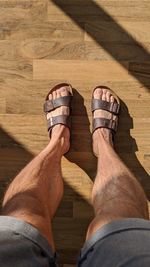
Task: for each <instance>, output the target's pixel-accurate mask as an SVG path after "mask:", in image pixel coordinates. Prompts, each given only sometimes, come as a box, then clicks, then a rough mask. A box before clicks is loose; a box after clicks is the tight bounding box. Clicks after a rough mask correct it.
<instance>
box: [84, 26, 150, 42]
mask: <svg viewBox="0 0 150 267" xmlns="http://www.w3.org/2000/svg"><path fill="white" fill-rule="evenodd" d="M149 28H150V22H149V21H148V22H147V21H146V22H130V21H122V22H121V24H120V26H119V27H118V25H117V24H116V23H115V22H103V21H102V22H101V23H99V21H93V22H89V23H86V24H85V31H86V33H85V41H91V40H92V41H93V38H95V39H96V40H97V41H99V42H104V43H105V42H111V43H117V42H120V43H128V44H134V43H135V44H136V41H138V43H143V42H150V37H149V34H148V32H149ZM124 29H125V30H124ZM91 36H92V37H91ZM133 39H134V40H135V42H134V41H133Z"/></svg>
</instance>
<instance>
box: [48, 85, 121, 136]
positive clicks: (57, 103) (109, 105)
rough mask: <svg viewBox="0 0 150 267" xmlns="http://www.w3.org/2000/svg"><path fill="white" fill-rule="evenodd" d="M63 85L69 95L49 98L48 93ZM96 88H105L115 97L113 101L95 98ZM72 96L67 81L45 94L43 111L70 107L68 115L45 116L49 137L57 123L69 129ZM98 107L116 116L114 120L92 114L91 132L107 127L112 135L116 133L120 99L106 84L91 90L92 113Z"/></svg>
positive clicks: (70, 87) (71, 90)
mask: <svg viewBox="0 0 150 267" xmlns="http://www.w3.org/2000/svg"><path fill="white" fill-rule="evenodd" d="M64 86H65V87H66V86H67V87H68V92H69V95H67V96H62V97H59V98H56V99H52V100H49V95H50V94H51V93H52V92H54V91H56V90H57V89H59V88H61V87H64ZM97 88H102V89H107V90H108V91H109V92H110V93H111V95H112V96H113V97H114V98H115V101H114V102H107V101H104V100H100V99H95V98H94V96H93V95H94V91H95V90H96V89H97ZM72 98H73V89H72V86H71V85H70V84H68V83H61V84H58V85H56V86H54V87H53V88H52V89H51V90H50V91H49V93H48V95H47V96H46V99H45V103H44V112H45V113H46V114H48V113H49V112H51V111H54V110H55V109H56V108H59V107H61V106H66V107H69V109H70V113H69V115H59V116H55V117H51V118H47V127H48V131H49V135H50V138H51V132H52V129H53V127H54V126H55V125H57V124H62V125H65V126H66V127H68V128H69V129H70V130H71V102H72ZM99 109H101V110H106V111H108V112H110V113H111V114H112V117H113V115H115V116H116V118H115V120H113V119H107V118H100V117H99V118H94V116H93V124H92V125H93V127H92V134H93V133H94V132H95V131H96V130H97V129H98V128H107V129H110V130H111V131H112V134H113V135H114V133H116V131H117V127H118V115H119V111H120V100H119V98H118V97H117V95H116V94H115V93H114V92H113V91H112V90H111V89H110V88H108V87H106V86H97V87H96V88H95V89H94V90H93V94H92V103H91V110H92V114H94V111H95V110H99Z"/></svg>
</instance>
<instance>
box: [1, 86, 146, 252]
mask: <svg viewBox="0 0 150 267" xmlns="http://www.w3.org/2000/svg"><path fill="white" fill-rule="evenodd" d="M65 95H68V89H67V87H62V88H60V89H57V92H53V93H52V94H51V95H50V96H49V99H52V98H58V97H60V96H65ZM94 97H95V98H98V99H100V98H102V99H103V100H105V99H106V100H107V101H114V98H113V97H112V96H111V95H110V94H109V93H108V92H107V90H106V89H105V90H102V89H97V90H96V91H95V93H94ZM68 112H69V109H68V108H67V107H60V108H57V109H56V110H55V111H53V112H50V113H49V114H48V115H47V116H48V117H50V116H57V115H61V114H68ZM94 116H101V117H107V118H110V114H109V113H107V112H105V111H101V110H98V111H95V113H94ZM114 119H115V117H114ZM69 147H70V132H69V129H68V128H67V127H65V126H63V125H57V126H55V127H54V128H53V130H52V135H51V140H50V142H49V144H48V145H47V147H46V148H45V149H44V150H43V151H42V152H41V153H40V154H39V155H38V156H37V157H35V158H34V159H33V160H32V161H31V162H30V163H29V164H28V165H27V166H26V167H25V168H24V169H23V170H22V171H21V172H20V173H19V174H18V175H17V177H16V178H15V179H14V180H13V182H12V183H11V184H10V186H9V188H8V190H7V192H6V194H5V197H4V201H3V209H2V212H3V215H9V216H13V217H16V218H18V219H21V220H24V221H26V222H28V223H30V224H31V225H33V226H34V227H36V228H37V229H39V231H40V232H41V233H42V234H43V235H44V236H45V237H46V238H47V240H48V242H49V244H50V245H51V247H52V249H53V251H55V246H54V241H53V235H52V228H51V220H52V218H53V216H54V214H55V212H56V210H57V208H58V206H59V204H60V201H61V198H62V195H63V180H62V174H61V158H62V156H63V154H64V153H66V152H67V151H68V149H69ZM93 151H94V153H95V154H96V155H98V168H97V175H96V178H95V183H94V186H93V191H92V200H93V207H94V210H95V218H94V220H93V221H92V222H91V224H90V226H89V229H88V232H87V237H86V238H87V239H88V238H90V237H91V235H92V234H93V233H94V232H95V231H96V230H97V229H98V228H100V227H101V226H103V225H104V224H106V223H108V222H110V221H112V220H117V219H119V218H128V217H140V218H146V219H147V218H148V209H147V201H146V197H145V194H144V192H143V190H142V188H141V186H140V185H139V183H138V182H137V181H136V179H135V178H134V176H133V175H132V173H131V172H130V171H129V170H128V169H127V167H126V166H125V165H124V163H123V162H122V161H121V160H120V159H119V157H118V156H117V154H116V153H115V151H114V149H113V145H112V135H111V132H110V130H108V129H98V130H96V131H95V132H94V134H93ZM108 165H109V168H108Z"/></svg>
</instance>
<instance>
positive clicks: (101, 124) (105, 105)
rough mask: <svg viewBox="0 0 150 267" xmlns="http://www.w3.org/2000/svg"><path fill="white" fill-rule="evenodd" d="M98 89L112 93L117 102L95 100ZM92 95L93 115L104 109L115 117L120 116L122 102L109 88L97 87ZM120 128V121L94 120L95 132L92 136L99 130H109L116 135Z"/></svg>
mask: <svg viewBox="0 0 150 267" xmlns="http://www.w3.org/2000/svg"><path fill="white" fill-rule="evenodd" d="M97 88H102V89H107V90H109V91H110V93H111V94H112V96H114V98H115V100H116V101H114V102H113V103H111V102H107V101H104V100H99V99H95V98H94V97H93V94H94V91H95V90H96V89H97ZM93 94H92V107H91V108H92V113H94V111H95V110H97V109H102V110H106V111H108V112H110V113H111V114H113V115H116V116H118V115H119V111H120V100H119V98H118V96H117V95H116V94H115V93H114V92H113V91H112V90H111V89H110V88H109V87H107V86H96V88H95V89H94V90H93ZM117 127H118V119H116V120H113V119H106V118H93V130H92V134H93V133H94V132H95V131H96V130H97V129H98V128H107V129H110V130H111V131H112V133H113V134H114V133H116V131H117Z"/></svg>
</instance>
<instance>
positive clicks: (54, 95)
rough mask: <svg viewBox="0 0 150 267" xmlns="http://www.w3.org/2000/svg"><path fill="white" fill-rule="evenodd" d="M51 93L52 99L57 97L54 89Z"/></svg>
mask: <svg viewBox="0 0 150 267" xmlns="http://www.w3.org/2000/svg"><path fill="white" fill-rule="evenodd" d="M52 95H53V99H56V98H57V92H56V91H53V93H52Z"/></svg>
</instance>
